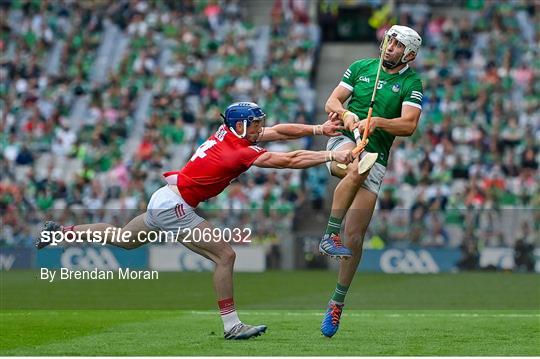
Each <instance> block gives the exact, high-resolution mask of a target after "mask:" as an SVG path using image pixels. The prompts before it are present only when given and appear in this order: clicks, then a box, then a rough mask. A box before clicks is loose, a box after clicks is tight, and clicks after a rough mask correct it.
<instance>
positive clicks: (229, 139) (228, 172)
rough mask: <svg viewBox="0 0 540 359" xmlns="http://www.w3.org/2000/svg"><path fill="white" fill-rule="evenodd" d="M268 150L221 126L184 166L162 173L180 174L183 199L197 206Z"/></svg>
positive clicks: (214, 194) (178, 180)
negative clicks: (178, 169)
mask: <svg viewBox="0 0 540 359" xmlns="http://www.w3.org/2000/svg"><path fill="white" fill-rule="evenodd" d="M265 152H266V150H265V149H264V148H261V147H258V146H255V145H253V144H252V143H251V142H249V141H248V140H246V139H244V138H238V137H237V136H236V135H235V134H234V133H232V132H231V131H229V129H227V127H226V126H225V125H222V126H221V127H220V128H219V129H218V130H217V132H216V133H215V134H214V135H212V136H211V137H210V138H209V139H208V140H206V142H205V143H203V144H202V145H201V146H200V147H199V148H198V149H197V151H196V152H195V153H194V154H193V156H192V157H191V159H190V160H189V161H188V163H187V164H186V165H185V166H184V168H182V169H181V170H180V171H178V172H177V171H173V172H166V173H164V174H163V175H164V176H165V177H168V176H171V175H178V179H177V181H176V186H177V187H178V191H179V192H180V194H181V195H182V198H183V199H184V200H185V201H186V202H187V204H189V205H190V206H191V207H197V205H198V204H199V203H200V202H202V201H206V200H207V199H209V198H212V197H214V196H217V195H218V194H220V193H221V192H222V191H223V190H224V189H225V188H226V187H227V186H228V185H229V184H230V183H231V182H232V181H233V180H234V179H235V178H236V177H238V176H239V175H240V174H242V173H243V172H245V171H247V170H248V169H249V167H251V165H252V164H253V162H255V160H256V159H257V158H258V157H259V156H260V155H262V154H263V153H265Z"/></svg>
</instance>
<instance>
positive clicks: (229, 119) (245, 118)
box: [221, 102, 266, 138]
mask: <svg viewBox="0 0 540 359" xmlns="http://www.w3.org/2000/svg"><path fill="white" fill-rule="evenodd" d="M221 117H222V118H223V122H224V123H225V126H227V127H228V128H229V130H230V131H231V132H232V133H234V135H235V136H236V137H238V138H245V137H246V134H247V128H248V127H249V126H250V125H251V123H252V122H253V121H264V120H265V119H266V114H265V113H264V111H263V110H262V109H261V108H260V107H259V105H257V104H256V103H254V102H236V103H233V104H232V105H230V106H229V107H227V109H226V110H225V115H223V114H222V115H221ZM238 122H242V123H243V125H244V126H243V127H244V130H243V131H242V134H238V133H237V132H236V124H237V123H238Z"/></svg>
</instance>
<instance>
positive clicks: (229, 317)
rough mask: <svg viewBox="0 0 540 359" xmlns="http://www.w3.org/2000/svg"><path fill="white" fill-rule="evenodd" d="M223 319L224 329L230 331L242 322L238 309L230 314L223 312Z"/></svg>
mask: <svg viewBox="0 0 540 359" xmlns="http://www.w3.org/2000/svg"><path fill="white" fill-rule="evenodd" d="M221 320H223V329H224V330H225V331H226V332H228V331H229V330H231V329H232V328H234V326H235V325H236V324H238V323H240V318H238V313H236V310H235V311H234V312H232V313H229V314H221Z"/></svg>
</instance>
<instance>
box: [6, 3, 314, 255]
mask: <svg viewBox="0 0 540 359" xmlns="http://www.w3.org/2000/svg"><path fill="white" fill-rule="evenodd" d="M278 5H279V4H277V3H276V6H275V7H274V9H273V13H272V19H273V25H272V27H271V29H257V28H255V27H254V26H253V25H252V24H250V23H249V22H248V21H246V20H245V18H246V16H245V9H243V7H242V6H240V5H239V3H238V2H237V1H220V2H214V1H208V2H207V1H191V2H190V1H182V2H173V1H171V2H146V1H136V2H127V1H124V2H118V3H115V4H112V5H107V4H104V3H100V2H96V3H91V4H87V3H72V2H54V3H46V2H44V3H41V4H39V3H34V2H24V1H23V2H14V3H12V4H11V6H10V5H9V4H8V5H4V7H2V15H5V16H2V19H5V21H3V23H2V28H3V29H4V30H5V31H3V32H2V33H3V39H2V43H1V44H2V48H5V49H6V51H3V52H2V53H3V55H2V57H1V69H2V75H3V76H2V78H3V80H2V90H3V91H2V93H3V95H5V96H3V98H4V99H5V100H3V103H2V113H1V116H2V118H3V119H4V120H5V122H4V123H5V126H3V129H4V130H3V133H2V136H3V143H4V145H5V147H4V148H5V151H4V156H2V162H3V167H4V168H5V169H6V170H5V171H3V173H2V181H1V183H2V207H3V217H4V214H5V220H4V226H5V229H6V230H5V231H2V237H3V238H2V243H4V244H5V243H10V244H17V243H22V244H25V245H30V242H31V241H30V240H29V237H30V235H29V233H30V230H29V229H27V228H23V227H25V223H28V222H31V223H33V224H35V225H37V224H39V221H40V219H41V218H44V217H46V216H47V215H53V216H54V217H61V219H62V220H64V221H73V222H77V223H81V222H87V221H90V220H92V221H95V220H103V219H105V218H107V217H111V216H114V217H117V216H119V213H121V218H120V217H119V218H116V221H117V222H119V223H117V224H118V225H120V224H122V219H126V218H129V216H130V215H132V214H133V213H134V212H135V211H136V210H138V209H142V208H143V206H144V205H145V204H146V202H147V200H148V197H149V195H150V194H151V193H152V192H153V191H154V190H155V189H157V188H158V187H159V186H160V183H161V179H160V174H161V172H163V171H165V170H169V169H173V168H179V167H181V166H182V165H183V164H184V163H185V161H186V160H187V159H189V157H188V156H190V155H191V153H192V151H193V150H194V149H195V148H196V147H197V146H198V145H200V144H201V143H202V141H204V140H205V139H206V137H207V136H208V135H209V134H210V133H211V132H212V131H214V130H215V129H216V128H217V126H218V125H219V123H220V120H219V112H220V111H222V110H223V109H224V108H225V107H226V106H227V105H228V104H229V103H231V102H234V101H241V100H252V101H253V100H255V101H257V102H258V103H259V104H260V105H261V106H263V108H264V109H265V111H266V112H267V114H268V122H267V125H272V124H274V123H276V122H293V121H294V122H310V121H311V113H312V112H313V108H314V103H313V101H314V91H313V89H312V87H311V83H310V74H311V69H312V65H313V62H314V59H313V58H314V55H315V52H316V49H317V46H318V44H319V38H318V32H317V30H318V27H317V26H316V25H313V24H311V23H309V21H308V19H306V15H305V14H300V13H299V12H298V11H301V9H300V10H298V11H296V10H295V11H292V10H291V9H288V8H287V7H286V6H285V7H282V6H278ZM18 24H23V26H17V25H18ZM265 30H266V31H265ZM285 44H287V46H284V45H285ZM309 145H310V142H308V141H304V140H303V141H296V142H290V143H278V144H274V145H272V146H271V149H276V150H290V149H294V148H306V147H308V146H309ZM278 183H279V186H277V185H276V184H278ZM303 198H304V194H303V190H302V186H301V179H300V172H299V171H292V170H290V171H279V172H277V171H270V170H258V171H257V170H255V171H251V173H250V174H247V175H245V176H242V178H240V181H239V184H237V185H233V186H231V188H229V189H228V190H227V191H226V192H225V193H223V194H222V195H220V196H219V197H218V198H216V199H215V200H212V201H209V202H208V203H206V204H205V205H204V206H203V209H205V210H207V211H210V212H212V210H213V209H220V210H229V209H230V210H237V211H240V210H244V211H246V214H245V215H242V216H233V217H228V218H238V221H240V222H243V221H248V220H249V221H251V222H252V223H253V222H256V223H258V224H259V227H260V233H261V235H262V236H264V235H265V233H268V231H269V228H272V229H276V220H277V219H279V221H278V222H279V223H281V225H278V226H277V227H278V228H280V227H283V228H284V229H289V230H290V227H291V223H292V216H293V214H294V209H295V207H296V206H297V205H298V204H299V203H300V202H301V201H302V200H303ZM254 208H256V209H258V210H257V211H250V212H249V213H247V210H251V209H254ZM105 209H107V210H111V209H121V211H120V212H118V211H113V212H114V213H115V214H114V215H113V214H110V213H109V214H106V213H105V212H111V211H105ZM68 210H69V211H68ZM130 210H133V211H130ZM27 212H31V213H32V215H31V216H30V217H29V216H28V215H27V214H26V213H27ZM68 212H69V213H68ZM75 213H77V214H76V215H75ZM274 213H275V214H274ZM66 216H67V217H66ZM250 216H251V217H253V216H256V218H250ZM59 219H60V218H59ZM109 219H110V218H109ZM233 224H234V223H227V225H229V226H230V225H233ZM258 231H259V229H258Z"/></svg>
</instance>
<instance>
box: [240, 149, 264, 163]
mask: <svg viewBox="0 0 540 359" xmlns="http://www.w3.org/2000/svg"><path fill="white" fill-rule="evenodd" d="M265 152H266V149H264V148H262V147H259V146H248V147H245V148H243V149H242V156H241V161H242V164H243V165H244V166H246V167H247V168H249V167H251V165H252V164H253V162H255V160H256V159H257V158H259V156H260V155H262V154H263V153H265Z"/></svg>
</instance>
